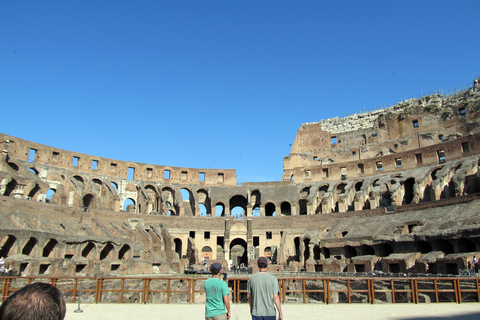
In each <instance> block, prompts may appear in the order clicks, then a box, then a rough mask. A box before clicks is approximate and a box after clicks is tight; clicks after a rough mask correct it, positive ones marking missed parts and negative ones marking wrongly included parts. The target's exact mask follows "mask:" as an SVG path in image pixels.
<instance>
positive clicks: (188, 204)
mask: <svg viewBox="0 0 480 320" xmlns="http://www.w3.org/2000/svg"><path fill="white" fill-rule="evenodd" d="M180 193H181V194H182V199H183V207H184V209H185V214H186V215H190V214H191V215H192V216H194V215H195V198H194V197H193V194H192V193H191V192H190V190H188V189H186V188H182V189H180Z"/></svg>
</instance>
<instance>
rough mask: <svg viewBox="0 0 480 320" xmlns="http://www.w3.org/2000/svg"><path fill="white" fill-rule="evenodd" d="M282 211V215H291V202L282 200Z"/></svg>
mask: <svg viewBox="0 0 480 320" xmlns="http://www.w3.org/2000/svg"><path fill="white" fill-rule="evenodd" d="M280 212H281V214H282V216H291V215H292V206H291V205H290V202H286V201H284V202H282V204H281V205H280Z"/></svg>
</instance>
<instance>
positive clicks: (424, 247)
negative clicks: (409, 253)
mask: <svg viewBox="0 0 480 320" xmlns="http://www.w3.org/2000/svg"><path fill="white" fill-rule="evenodd" d="M417 251H418V252H420V253H422V254H425V253H429V252H431V251H432V246H431V245H430V243H428V242H426V241H418V242H417Z"/></svg>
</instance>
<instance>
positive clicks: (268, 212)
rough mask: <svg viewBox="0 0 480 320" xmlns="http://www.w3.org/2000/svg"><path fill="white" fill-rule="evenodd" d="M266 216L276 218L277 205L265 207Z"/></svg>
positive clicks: (269, 204)
mask: <svg viewBox="0 0 480 320" xmlns="http://www.w3.org/2000/svg"><path fill="white" fill-rule="evenodd" d="M265 216H267V217H274V216H275V205H274V204H273V203H271V202H269V203H267V204H266V205H265Z"/></svg>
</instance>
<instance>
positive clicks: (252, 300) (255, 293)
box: [247, 257, 283, 320]
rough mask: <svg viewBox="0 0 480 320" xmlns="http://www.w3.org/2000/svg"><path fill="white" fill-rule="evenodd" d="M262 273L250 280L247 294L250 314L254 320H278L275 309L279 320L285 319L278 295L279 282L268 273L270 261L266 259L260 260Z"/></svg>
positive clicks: (261, 258) (258, 262)
mask: <svg viewBox="0 0 480 320" xmlns="http://www.w3.org/2000/svg"><path fill="white" fill-rule="evenodd" d="M257 264H258V268H259V269H260V271H259V272H258V273H255V274H253V275H252V276H251V277H250V279H249V280H248V285H247V292H248V303H249V304H250V314H251V315H252V319H253V320H276V316H277V314H276V312H275V307H276V308H277V311H278V320H282V319H283V314H282V308H281V306H280V296H279V295H278V292H279V288H278V280H277V278H276V277H275V276H273V275H271V274H269V273H267V266H268V260H267V258H265V257H260V258H258V261H257Z"/></svg>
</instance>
